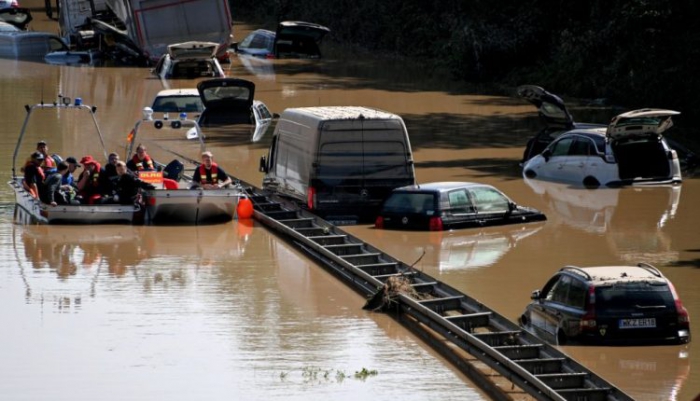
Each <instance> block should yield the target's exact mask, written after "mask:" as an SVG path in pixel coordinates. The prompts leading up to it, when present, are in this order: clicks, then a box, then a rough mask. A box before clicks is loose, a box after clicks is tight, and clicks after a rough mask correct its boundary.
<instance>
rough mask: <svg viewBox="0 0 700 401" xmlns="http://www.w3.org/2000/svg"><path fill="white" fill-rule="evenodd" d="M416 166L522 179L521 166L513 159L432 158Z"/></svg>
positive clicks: (482, 175)
mask: <svg viewBox="0 0 700 401" xmlns="http://www.w3.org/2000/svg"><path fill="white" fill-rule="evenodd" d="M416 168H421V169H422V168H462V169H465V170H474V171H477V172H478V173H479V175H480V176H481V177H485V176H496V177H500V178H506V179H510V180H520V179H522V175H521V173H520V167H519V166H518V165H517V164H515V163H514V162H513V160H512V159H499V158H487V159H460V160H431V161H426V162H418V163H416Z"/></svg>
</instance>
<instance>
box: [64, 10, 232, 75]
mask: <svg viewBox="0 0 700 401" xmlns="http://www.w3.org/2000/svg"><path fill="white" fill-rule="evenodd" d="M59 24H60V28H61V35H62V36H63V37H64V38H65V39H66V41H68V42H69V43H70V44H71V45H72V46H74V47H77V48H82V50H85V49H84V48H85V47H99V48H100V49H101V50H105V48H106V47H117V48H119V49H120V50H121V51H123V52H126V53H131V55H132V56H137V57H142V58H143V59H145V60H150V61H151V62H155V61H156V60H158V58H160V56H162V55H163V54H165V53H166V52H167V47H168V45H171V44H174V43H181V42H188V41H201V42H214V43H218V44H219V54H220V55H223V54H224V53H225V51H226V49H227V48H228V47H229V45H230V42H231V32H232V25H231V13H230V10H229V6H228V0H63V1H62V2H61V7H60V12H59Z"/></svg>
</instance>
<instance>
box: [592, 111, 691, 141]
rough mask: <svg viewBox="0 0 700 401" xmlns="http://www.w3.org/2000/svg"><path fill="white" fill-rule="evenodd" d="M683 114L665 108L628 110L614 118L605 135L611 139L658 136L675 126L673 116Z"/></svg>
mask: <svg viewBox="0 0 700 401" xmlns="http://www.w3.org/2000/svg"><path fill="white" fill-rule="evenodd" d="M679 114H681V113H680V112H678V111H673V110H664V109H640V110H634V111H628V112H627V113H623V114H620V115H618V116H617V117H615V118H613V119H612V121H611V122H610V125H608V130H607V131H606V133H605V135H606V136H607V137H608V138H611V139H620V138H625V137H631V136H657V135H661V133H662V132H664V131H666V130H667V129H669V128H671V127H672V126H673V120H672V119H671V117H673V116H677V115H679Z"/></svg>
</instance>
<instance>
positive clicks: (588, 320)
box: [579, 286, 598, 331]
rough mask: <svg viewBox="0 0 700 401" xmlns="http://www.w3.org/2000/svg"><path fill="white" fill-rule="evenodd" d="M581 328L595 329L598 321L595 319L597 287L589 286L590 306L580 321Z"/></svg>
mask: <svg viewBox="0 0 700 401" xmlns="http://www.w3.org/2000/svg"><path fill="white" fill-rule="evenodd" d="M579 325H580V328H581V330H582V331H584V330H595V328H596V326H597V325H598V323H596V320H595V287H593V286H591V287H588V306H587V307H586V313H584V314H583V316H582V317H581V321H580V322H579Z"/></svg>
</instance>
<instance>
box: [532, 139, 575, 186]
mask: <svg viewBox="0 0 700 401" xmlns="http://www.w3.org/2000/svg"><path fill="white" fill-rule="evenodd" d="M574 141H575V137H572V136H566V137H563V138H559V139H558V140H556V141H554V142H553V143H552V144H551V145H549V147H548V148H547V149H546V150H545V151H544V152H543V153H542V154H541V155H540V157H542V158H544V160H542V163H540V164H539V165H537V166H536V170H535V173H536V174H537V176H538V177H540V178H545V179H550V180H558V181H566V180H567V175H566V173H567V172H566V170H565V168H564V167H565V165H566V162H567V158H568V157H569V149H571V146H572V145H573V143H574Z"/></svg>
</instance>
